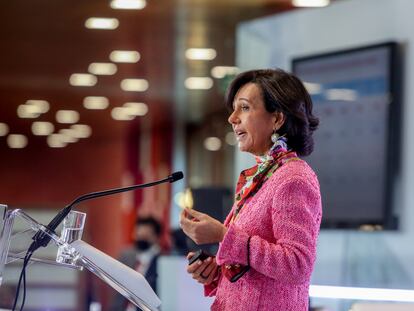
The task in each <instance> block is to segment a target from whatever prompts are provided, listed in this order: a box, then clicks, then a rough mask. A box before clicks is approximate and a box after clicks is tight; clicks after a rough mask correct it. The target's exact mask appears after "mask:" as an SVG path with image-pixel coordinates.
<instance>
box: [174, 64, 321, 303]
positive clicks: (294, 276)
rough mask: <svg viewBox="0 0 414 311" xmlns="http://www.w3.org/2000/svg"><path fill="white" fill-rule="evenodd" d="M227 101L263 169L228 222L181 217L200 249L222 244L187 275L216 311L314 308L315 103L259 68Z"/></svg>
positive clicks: (240, 194) (253, 171)
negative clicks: (200, 286) (312, 158)
mask: <svg viewBox="0 0 414 311" xmlns="http://www.w3.org/2000/svg"><path fill="white" fill-rule="evenodd" d="M225 102H226V105H227V106H228V108H229V109H230V110H231V115H230V117H229V118H228V121H229V122H230V123H231V125H232V127H233V131H234V134H235V135H236V138H237V141H238V146H239V148H240V150H241V151H245V152H249V153H251V154H253V155H254V156H255V158H256V162H257V165H255V166H254V167H252V168H249V169H246V170H244V171H242V172H241V174H240V177H239V180H238V182H237V185H236V195H235V202H234V205H233V207H232V210H231V212H230V214H229V215H228V216H227V218H226V220H225V222H224V224H222V223H221V222H219V221H217V220H215V219H213V218H211V217H210V216H208V215H206V214H203V213H200V212H197V211H194V210H190V209H184V211H183V212H182V213H181V216H180V225H181V227H182V229H183V231H184V232H185V233H186V235H187V236H189V237H190V238H191V239H192V240H193V241H194V242H195V243H197V244H205V243H217V242H219V243H220V244H219V249H218V252H217V255H216V256H215V257H208V258H207V259H205V260H197V261H196V262H194V263H192V264H190V265H189V266H188V268H187V271H188V273H190V274H191V275H192V277H193V278H194V279H195V280H197V281H198V282H200V283H202V284H204V289H205V295H207V296H216V298H215V300H214V302H213V305H212V307H211V310H245V311H252V310H260V311H262V310H272V311H276V310H279V311H293V310H294V311H305V310H308V300H309V298H308V292H309V282H310V276H311V273H312V270H313V266H314V262H315V257H316V242H317V237H318V233H319V226H320V221H321V215H322V206H321V196H320V190H319V183H318V180H317V177H316V175H315V173H314V172H313V171H312V169H311V168H310V167H309V166H308V164H307V163H306V162H305V161H303V160H302V159H300V158H299V156H307V155H309V154H310V153H311V152H312V150H313V139H312V133H313V131H314V130H315V129H316V128H317V126H318V123H319V121H318V119H317V118H316V117H315V116H313V114H312V101H311V98H310V96H309V94H308V93H307V91H306V89H305V87H304V86H303V84H302V83H301V82H300V80H299V79H298V78H296V77H295V76H293V75H292V74H289V73H287V72H284V71H282V70H279V69H276V70H253V71H247V72H244V73H241V74H239V75H238V76H237V77H236V78H235V80H234V81H233V82H232V83H231V85H230V87H229V89H228V91H227V94H226V99H225ZM192 255H193V253H189V254H188V258H190V257H191V256H192Z"/></svg>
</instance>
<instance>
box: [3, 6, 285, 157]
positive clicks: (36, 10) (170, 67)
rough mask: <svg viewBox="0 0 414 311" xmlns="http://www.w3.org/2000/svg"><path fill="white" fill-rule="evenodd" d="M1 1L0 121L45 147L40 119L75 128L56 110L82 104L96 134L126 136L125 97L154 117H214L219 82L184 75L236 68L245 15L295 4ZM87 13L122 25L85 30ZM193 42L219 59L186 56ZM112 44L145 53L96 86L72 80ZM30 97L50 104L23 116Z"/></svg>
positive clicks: (80, 109) (190, 119) (104, 57)
mask: <svg viewBox="0 0 414 311" xmlns="http://www.w3.org/2000/svg"><path fill="white" fill-rule="evenodd" d="M0 7H1V9H0V42H1V50H0V68H1V69H0V123H4V124H7V126H8V128H9V130H8V132H9V134H11V133H15V134H24V135H26V136H27V137H28V140H29V142H34V144H37V145H39V146H45V147H47V144H46V139H45V137H37V136H36V137H35V136H34V135H33V133H32V125H33V122H35V121H48V122H50V123H52V124H53V125H54V132H57V131H58V130H60V129H64V128H68V127H69V126H70V124H61V123H58V122H57V121H56V112H57V111H58V110H75V111H77V112H78V113H79V115H80V119H79V121H77V123H80V124H87V125H89V126H91V128H92V133H93V134H92V137H93V138H97V139H108V138H110V137H118V136H119V135H122V133H123V131H124V130H125V128H127V127H128V124H130V122H131V121H116V120H114V119H113V118H112V117H111V111H112V109H113V108H114V107H118V106H122V105H124V103H125V102H143V103H145V104H147V105H148V109H149V112H148V114H147V115H146V116H144V117H137V119H139V118H151V119H152V120H156V121H155V122H153V123H154V124H160V123H162V122H163V121H164V120H166V119H171V118H172V117H173V116H174V113H176V111H181V112H180V113H182V116H181V117H182V119H183V120H184V121H185V122H196V123H197V122H204V121H205V120H206V119H207V120H208V116H209V115H210V114H213V113H215V112H217V111H220V110H221V109H222V104H221V101H222V94H221V93H220V89H219V87H218V86H219V85H220V82H219V81H217V80H214V86H213V88H211V89H210V90H187V89H186V88H185V87H184V81H185V79H186V78H187V77H189V76H196V77H200V76H210V70H211V68H212V67H213V66H234V55H235V29H236V25H237V24H238V23H239V22H241V21H243V20H249V19H252V18H256V17H259V16H263V15H266V14H272V13H276V12H282V11H285V10H290V9H292V8H293V7H292V5H291V4H290V1H287V0H280V1H277V0H244V1H243V0H175V1H168V0H157V1H151V0H148V1H147V5H146V7H145V8H144V9H142V10H115V9H113V8H111V7H110V1H105V0H88V1H69V0H56V1H46V0H35V1H25V0H14V1H3V2H2V3H1V4H0ZM90 17H106V18H116V19H118V21H119V26H118V27H117V28H116V29H114V30H102V29H87V28H86V27H85V21H86V20H87V19H88V18H90ZM187 48H214V49H215V50H216V51H217V57H216V58H215V59H214V60H211V61H200V60H187V59H186V58H185V56H184V53H185V50H186V49H187ZM114 50H132V51H138V52H139V53H140V60H139V61H138V62H136V63H117V64H116V66H117V70H116V73H115V74H113V75H97V83H96V84H95V85H94V86H90V87H86V86H72V85H71V84H70V83H69V79H70V77H71V75H72V74H73V73H88V67H89V65H90V64H91V63H94V62H111V60H110V58H109V56H110V53H111V52H112V51H114ZM126 78H139V79H146V80H147V81H148V83H149V87H148V89H147V90H146V91H144V92H131V91H124V90H122V89H121V87H120V83H121V81H122V80H123V79H126ZM87 96H104V97H106V98H107V99H108V100H109V106H108V107H107V108H106V109H104V110H90V109H86V108H85V107H84V106H83V100H84V98H85V97H87ZM30 99H36V100H46V101H47V102H48V103H49V104H50V108H49V109H48V110H47V111H46V112H44V113H42V114H40V115H38V116H37V117H36V118H19V117H18V115H17V110H18V107H19V106H20V105H23V104H25V103H26V101H27V100H30ZM177 106H179V107H181V108H180V109H176V108H177ZM132 122H134V121H132ZM135 122H136V121H135ZM0 132H1V129H0ZM0 148H1V149H2V148H7V143H6V136H3V137H0Z"/></svg>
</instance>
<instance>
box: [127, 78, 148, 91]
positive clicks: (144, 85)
mask: <svg viewBox="0 0 414 311" xmlns="http://www.w3.org/2000/svg"><path fill="white" fill-rule="evenodd" d="M148 87H149V84H148V81H147V80H145V79H124V80H122V81H121V89H123V90H124V91H133V92H144V91H146V90H147V89H148Z"/></svg>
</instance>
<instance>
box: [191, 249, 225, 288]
mask: <svg viewBox="0 0 414 311" xmlns="http://www.w3.org/2000/svg"><path fill="white" fill-rule="evenodd" d="M193 255H194V253H193V252H190V253H188V255H187V259H190V257H191V256H193ZM218 269H219V267H218V266H217V263H216V258H215V257H208V258H207V259H205V260H204V261H201V260H197V261H196V262H194V263H192V264H191V265H188V266H187V272H188V273H189V274H191V276H192V278H193V279H194V280H196V281H197V282H198V283H201V284H204V285H209V284H210V283H211V282H213V281H214V280H215V279H216V278H217V276H218Z"/></svg>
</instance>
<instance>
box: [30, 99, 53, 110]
mask: <svg viewBox="0 0 414 311" xmlns="http://www.w3.org/2000/svg"><path fill="white" fill-rule="evenodd" d="M26 105H28V106H34V107H36V109H37V112H38V113H46V112H48V111H49V108H50V105H49V102H48V101H46V100H41V99H29V100H26Z"/></svg>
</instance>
